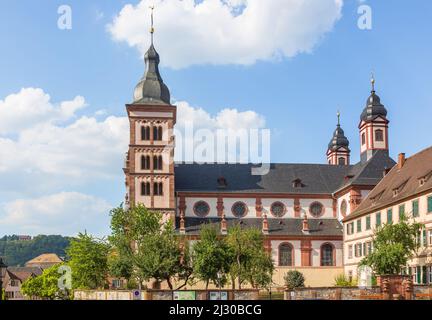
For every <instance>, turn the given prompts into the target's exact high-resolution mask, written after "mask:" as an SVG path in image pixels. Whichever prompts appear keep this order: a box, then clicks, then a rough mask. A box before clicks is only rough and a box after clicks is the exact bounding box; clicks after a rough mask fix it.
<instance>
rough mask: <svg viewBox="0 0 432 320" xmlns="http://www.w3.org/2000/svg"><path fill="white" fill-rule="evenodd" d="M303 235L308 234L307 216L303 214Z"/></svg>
mask: <svg viewBox="0 0 432 320" xmlns="http://www.w3.org/2000/svg"><path fill="white" fill-rule="evenodd" d="M302 231H303V233H309V221H308V218H307V215H306V213H305V215H304V219H303V230H302Z"/></svg>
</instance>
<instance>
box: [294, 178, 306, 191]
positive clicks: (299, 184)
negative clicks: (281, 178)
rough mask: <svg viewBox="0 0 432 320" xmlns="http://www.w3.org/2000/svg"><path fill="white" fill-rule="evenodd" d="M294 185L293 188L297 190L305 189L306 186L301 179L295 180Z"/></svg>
mask: <svg viewBox="0 0 432 320" xmlns="http://www.w3.org/2000/svg"><path fill="white" fill-rule="evenodd" d="M292 184H293V188H296V189H299V188H303V187H304V186H305V185H304V184H303V182H302V181H301V179H295V180H293V182H292Z"/></svg>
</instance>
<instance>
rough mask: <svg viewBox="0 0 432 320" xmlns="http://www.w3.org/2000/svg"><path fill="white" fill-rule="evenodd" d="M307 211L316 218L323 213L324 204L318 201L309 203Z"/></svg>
mask: <svg viewBox="0 0 432 320" xmlns="http://www.w3.org/2000/svg"><path fill="white" fill-rule="evenodd" d="M309 212H310V214H311V215H312V216H314V217H315V218H318V217H320V216H321V215H322V214H323V213H324V206H323V205H322V203H320V202H314V203H312V204H311V205H310V207H309Z"/></svg>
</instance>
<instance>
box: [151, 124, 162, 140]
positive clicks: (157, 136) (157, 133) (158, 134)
mask: <svg viewBox="0 0 432 320" xmlns="http://www.w3.org/2000/svg"><path fill="white" fill-rule="evenodd" d="M153 140H154V141H162V127H159V126H155V127H153Z"/></svg>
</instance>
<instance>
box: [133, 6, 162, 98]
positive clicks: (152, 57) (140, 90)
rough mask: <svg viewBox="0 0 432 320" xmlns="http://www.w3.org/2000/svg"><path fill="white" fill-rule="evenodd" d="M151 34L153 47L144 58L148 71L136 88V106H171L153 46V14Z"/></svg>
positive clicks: (157, 56)
mask: <svg viewBox="0 0 432 320" xmlns="http://www.w3.org/2000/svg"><path fill="white" fill-rule="evenodd" d="M151 9H152V10H153V9H154V8H151ZM150 33H151V46H150V48H149V50H148V51H147V53H146V54H145V56H144V60H145V64H146V70H145V73H144V76H143V77H142V79H141V80H140V82H139V83H138V84H137V86H136V87H135V92H134V104H170V103H171V96H170V92H169V89H168V87H167V86H166V85H165V83H164V82H163V80H162V77H161V75H160V72H159V63H160V58H159V54H158V53H157V51H156V49H155V47H154V45H153V34H154V28H153V12H152V27H151V29H150Z"/></svg>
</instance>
